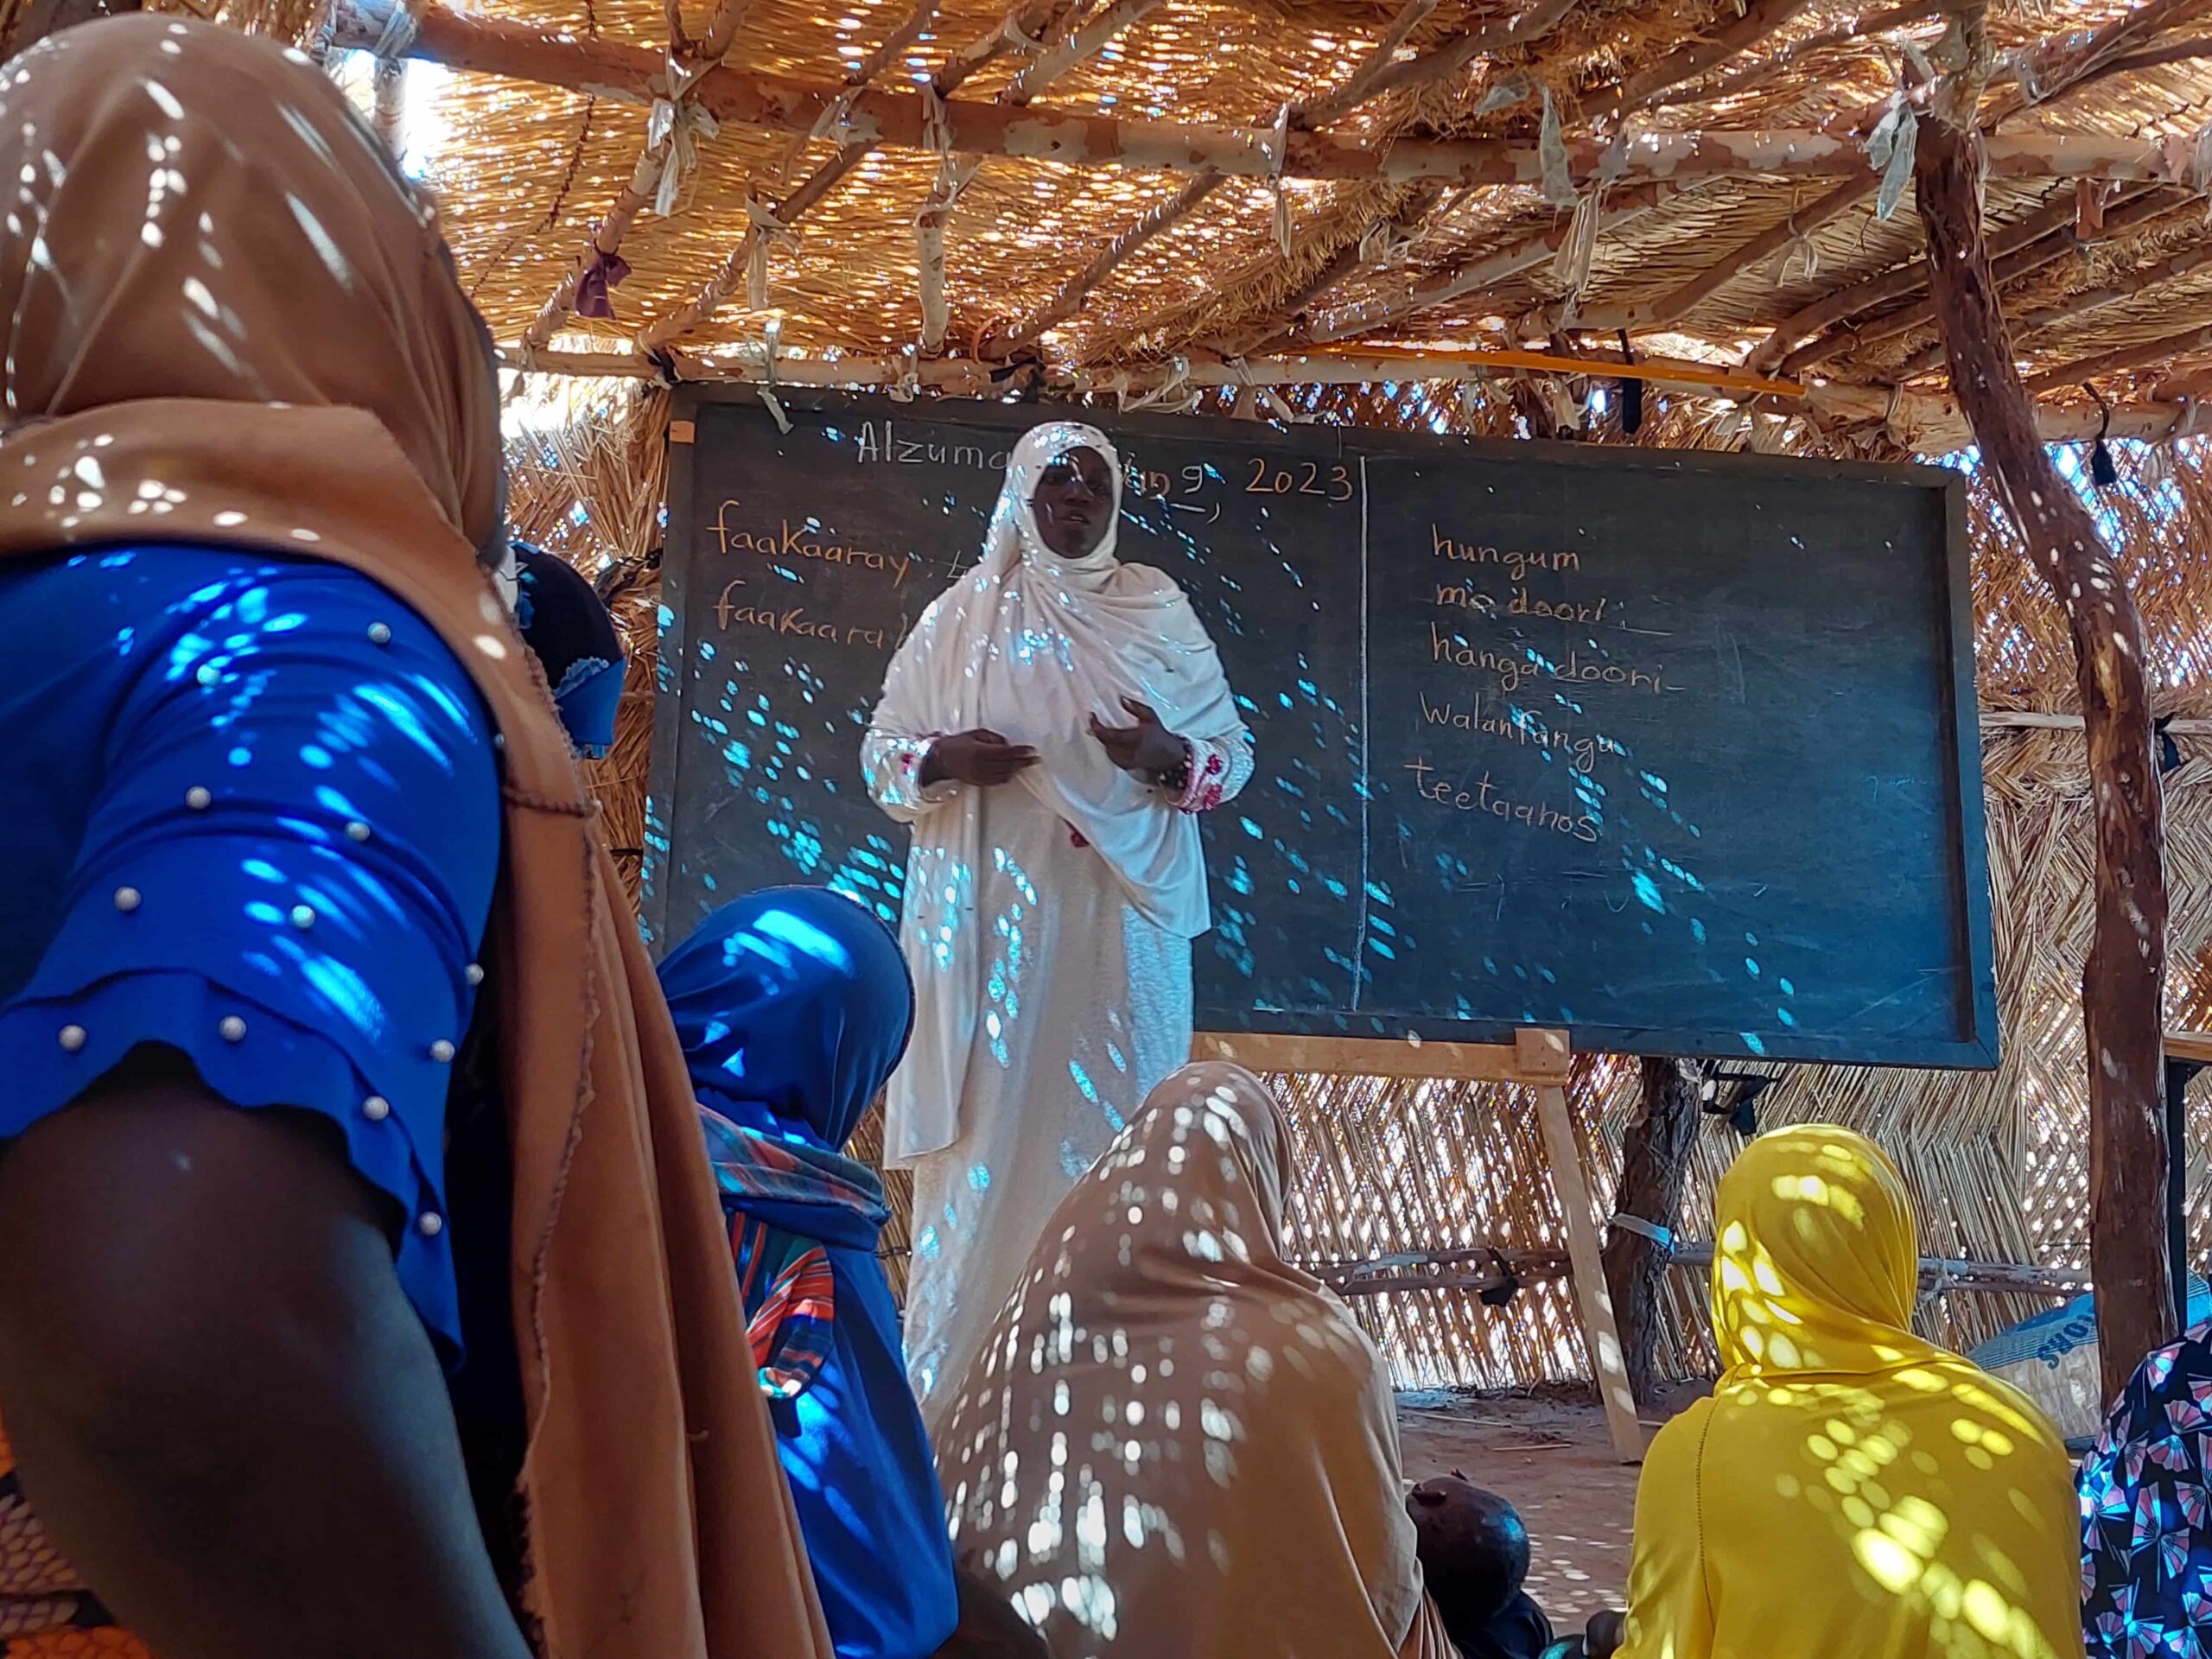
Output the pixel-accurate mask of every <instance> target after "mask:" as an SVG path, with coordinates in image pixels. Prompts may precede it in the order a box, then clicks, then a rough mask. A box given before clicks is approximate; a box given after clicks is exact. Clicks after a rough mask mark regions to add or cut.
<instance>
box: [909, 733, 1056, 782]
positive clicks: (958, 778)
mask: <svg viewBox="0 0 2212 1659" xmlns="http://www.w3.org/2000/svg"><path fill="white" fill-rule="evenodd" d="M1036 764H1037V751H1036V750H1034V749H1033V748H1031V747H1029V746H1028V745H1027V743H1009V742H1007V741H1006V739H1004V738H1002V737H1001V736H1000V735H999V734H997V733H996V732H994V731H988V730H986V729H985V728H982V727H980V726H979V727H977V728H976V729H975V730H974V731H972V732H958V733H956V734H953V735H952V736H950V737H940V738H939V739H938V741H936V742H934V743H932V744H931V745H930V752H929V753H927V754H925V755H924V756H923V757H922V770H921V780H922V787H923V788H925V789H926V788H928V787H929V786H930V785H931V784H942V783H955V784H967V785H970V786H972V787H974V788H976V789H996V788H997V787H998V786H999V785H1001V784H1010V783H1012V782H1013V781H1014V779H1016V778H1019V777H1020V775H1021V774H1022V773H1023V772H1027V771H1028V770H1029V768H1030V767H1032V766H1035V765H1036Z"/></svg>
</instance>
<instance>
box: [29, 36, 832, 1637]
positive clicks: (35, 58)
mask: <svg viewBox="0 0 2212 1659" xmlns="http://www.w3.org/2000/svg"><path fill="white" fill-rule="evenodd" d="M0 81H4V84H0V105H4V118H3V119H0V180H4V181H6V188H10V189H12V190H13V192H14V194H13V196H12V199H11V200H10V201H9V203H8V211H7V214H6V218H5V220H4V227H0V316H4V317H5V318H6V319H7V325H8V338H7V351H6V359H5V367H4V371H0V373H3V374H4V379H3V380H0V393H4V402H3V403H0V421H3V422H4V427H5V429H4V434H0V557H20V558H35V557H38V556H42V555H46V554H49V553H51V552H52V551H54V550H55V549H57V548H61V547H71V546H82V545H90V544H96V543H115V542H119V541H145V540H151V539H167V540H175V541H186V542H190V541H201V542H215V543H225V544H229V545H234V546H238V547H242V548H251V549H257V550H266V551H270V552H280V553H289V554H293V555H305V556H313V557H317V558H323V559H328V560H331V561H333V562H334V563H340V564H343V565H346V566H349V567H351V568H352V569H356V570H359V571H360V572H362V573H363V574H364V575H368V576H370V577H372V578H373V579H374V580H375V581H376V582H378V583H379V584H381V585H382V586H383V587H385V588H387V589H388V590H390V591H391V593H392V594H395V595H396V596H397V598H398V599H399V600H401V601H404V603H406V604H407V605H408V606H410V607H411V608H413V609H414V610H415V611H416V612H417V613H420V614H421V615H422V616H423V618H424V619H425V620H427V621H429V623H430V624H431V626H434V627H435V628H436V630H437V631H438V632H439V634H440V635H441V636H442V638H443V639H444V640H445V641H446V643H447V644H448V645H449V646H450V647H451V648H452V650H453V651H454V654H455V656H456V657H457V658H459V659H460V661H461V664H463V665H464V666H465V667H466V668H467V671H468V672H469V674H470V676H471V677H472V678H473V679H474V681H475V683H476V685H477V688H478V690H480V692H481V693H482V694H483V696H484V699H485V702H486V704H487V705H488V706H489V708H490V709H491V712H492V715H493V719H494V720H495V721H497V722H498V726H499V734H500V737H501V739H502V741H503V744H504V747H505V777H504V790H505V815H504V820H503V822H504V829H505V862H504V865H503V868H502V871H501V877H500V882H499V893H498V897H497V899H495V901H494V904H493V913H492V918H491V921H490V924H489V926H488V928H487V930H486V938H485V942H484V947H483V953H482V959H483V962H484V964H485V967H486V973H487V975H488V980H487V984H486V996H487V999H488V1000H489V1001H492V1002H493V1005H494V1007H495V1008H496V1015H487V1017H496V1019H497V1020H498V1022H499V1024H498V1045H497V1046H498V1053H499V1068H500V1074H501V1080H502V1090H503V1093H504V1096H505V1104H506V1108H507V1112H508V1116H509V1140H510V1142H511V1145H512V1154H513V1162H514V1234H513V1247H512V1262H513V1289H514V1309H515V1330H516V1339H517V1345H518V1351H519V1353H520V1357H521V1367H522V1376H523V1385H524V1400H525V1403H526V1406H527V1408H528V1412H529V1418H530V1424H529V1427H530V1431H531V1439H530V1446H529V1452H528V1454H527V1457H526V1459H525V1461H524V1469H523V1478H522V1491H521V1497H522V1499H523V1501H524V1507H525V1511H526V1516H527V1522H528V1535H527V1536H528V1545H529V1561H528V1567H529V1573H530V1575H529V1579H528V1582H527V1584H526V1586H525V1589H524V1594H525V1599H526V1601H527V1605H528V1610H529V1611H530V1612H531V1615H532V1616H533V1618H535V1620H536V1621H537V1626H538V1629H537V1637H538V1640H539V1643H540V1647H541V1650H542V1651H543V1652H544V1653H546V1654H548V1655H550V1656H555V1659H566V1656H577V1659H582V1656H585V1655H589V1656H591V1659H687V1656H713V1659H724V1656H732V1659H734V1656H754V1655H759V1656H772V1659H807V1656H814V1655H821V1656H826V1655H827V1654H828V1653H829V1640H828V1637H827V1636H826V1634H825V1633H824V1631H823V1625H822V1616H821V1612H820V1610H819V1609H818V1607H817V1605H816V1604H815V1600H814V1593H813V1587H812V1584H811V1581H810V1578H809V1576H808V1573H807V1568H806V1563H805V1560H804V1554H803V1553H802V1550H801V1548H800V1545H799V1543H798V1529H797V1526H796V1524H795V1522H793V1520H792V1516H791V1503H790V1499H789V1496H788V1493H787V1492H786V1491H785V1485H784V1481H783V1476H782V1472H781V1471H780V1470H779V1467H778V1465H777V1461H776V1454H775V1450H774V1446H773V1443H772V1440H771V1438H770V1430H769V1426H768V1422H767V1418H766V1413H765V1411H764V1409H763V1408H762V1405H761V1402H760V1392H759V1390H758V1389H755V1388H753V1386H752V1381H751V1379H752V1373H753V1362H752V1357H751V1351H750V1349H749V1347H748V1345H747V1339H746V1332H745V1325H744V1321H743V1319H742V1317H741V1313H740V1309H739V1305H738V1300H737V1294H736V1288H735V1285H734V1275H733V1273H732V1270H731V1266H730V1259H729V1252H728V1245H727V1243H725V1242H724V1240H723V1237H722V1233H721V1221H720V1215H719V1211H718V1210H717V1208H716V1205H715V1198H714V1188H713V1185H712V1184H711V1182H710V1180H709V1176H708V1173H707V1168H706V1161H705V1153H704V1149H703V1148H702V1145H701V1142H700V1140H699V1132H698V1127H697V1123H696V1118H695V1116H694V1114H693V1111H692V1107H691V1095H690V1085H689V1083H688V1080H687V1078H686V1077H685V1074H684V1067H683V1054H682V1052H680V1050H679V1049H678V1047H677V1041H676V1034H675V1032H674V1029H673V1028H672V1027H671V1024H670V1022H669V1018H668V1014H667V1011H666V1009H665V1007H664V1005H663V1004H662V1001H661V999H660V995H659V990H658V985H657V984H656V982H655V980H654V977H653V973H652V968H651V966H650V965H649V963H647V962H646V960H645V954H644V951H643V949H642V947H641V946H640V944H639V940H638V936H637V931H636V929H635V927H634V926H633V925H632V924H631V922H630V920H629V918H628V916H627V915H626V906H622V905H621V904H620V900H619V899H618V897H617V893H618V889H617V887H616V885H615V876H614V872H613V864H612V862H611V861H610V860H609V859H608V857H607V853H606V850H605V849H604V848H603V847H602V845H601V842H600V838H599V836H598V834H597V832H596V830H595V829H594V827H593V817H594V813H593V808H592V804H591V803H590V802H589V801H588V799H587V798H585V796H584V794H583V792H582V787H581V785H580V784H579V781H578V779H577V777H576V774H575V768H574V766H572V765H571V763H570V760H569V748H568V743H567V741H566V739H565V738H564V737H563V734H562V729H561V726H560V723H559V721H558V720H557V718H556V715H555V713H554V709H553V705H552V702H551V700H550V697H549V696H548V695H547V693H546V690H545V688H544V684H543V679H542V677H540V676H539V675H538V674H537V671H536V669H535V668H534V667H533V665H532V664H531V658H530V657H529V654H528V652H526V651H525V649H524V646H523V644H522V641H521V639H520V637H519V636H518V634H517V633H516V632H515V630H514V629H513V627H512V625H511V623H510V621H509V619H508V617H507V614H506V613H505V609H504V607H502V606H501V604H500V602H499V599H498V597H497V595H496V594H495V592H494V589H493V586H492V584H491V582H489V580H488V579H487V578H486V575H485V573H484V572H483V570H482V569H480V568H479V565H478V563H477V560H476V556H475V555H476V550H477V549H478V548H479V547H482V546H485V545H487V544H490V543H493V539H494V537H497V536H498V534H499V517H500V506H499V423H498V399H497V396H496V388H495V386H494V385H493V378H492V374H491V370H490V365H489V363H488V360H487V358H486V339H485V337H484V335H483V334H482V332H481V325H480V323H479V322H478V321H476V318H475V316H474V313H473V312H472V311H471V310H470V308H469V307H468V304H467V301H466V300H465V299H463V298H462V296H461V291H460V289H459V288H458V287H457V286H456V285H455V283H454V278H453V274H452V265H451V262H450V259H449V257H448V255H447V253H446V251H445V248H444V245H443V243H442V241H441V239H440V238H439V234H438V228H437V224H436V219H435V213H433V211H432V210H431V208H430V207H429V204H428V203H427V202H426V201H424V200H423V199H422V198H420V197H419V196H418V195H417V194H416V192H415V191H413V190H412V189H411V188H409V187H408V185H407V184H406V183H405V181H404V180H403V179H402V178H401V177H400V175H398V174H397V171H396V170H395V169H394V168H393V166H392V164H391V161H390V160H389V159H388V158H387V157H386V156H385V154H384V152H383V151H382V149H380V148H379V147H378V144H377V142H376V140H375V137H374V136H373V135H372V134H371V133H370V132H369V131H368V130H367V129H366V127H365V126H364V125H363V124H362V123H361V122H360V121H359V119H358V118H356V117H355V116H354V114H353V111H352V110H351V108H350V107H349V106H348V105H346V101H345V99H343V98H342V97H341V96H340V94H339V92H337V91H336V89H335V88H334V87H333V86H331V85H330V83H329V82H328V81H327V79H324V77H322V76H321V74H319V73H316V71H315V69H314V68H313V67H312V66H311V65H310V64H309V63H308V60H307V59H306V58H305V57H303V56H302V55H301V54H298V53H296V52H283V51H280V50H279V49H277V48H275V47H273V46H270V45H269V44H266V43H264V42H260V41H251V40H249V39H246V38H245V37H244V36H242V35H235V34H233V33H232V32H230V31H228V30H225V29H216V28H213V27H209V26H206V25H202V24H196V23H186V22H174V21H171V20H168V19H166V18H161V17H155V16H135V17H129V18H123V19H118V20H115V21H112V22H99V23H93V24H89V25H86V26H85V27H83V28H79V29H73V30H70V31H68V32H67V33H65V34H62V35H57V36H55V37H54V38H52V39H50V40H48V41H46V42H45V43H43V44H42V45H41V46H39V47H37V48H34V49H33V50H32V51H30V52H29V53H26V54H24V55H22V57H20V58H18V59H16V60H15V61H14V62H13V63H12V64H10V65H9V66H8V67H7V71H6V73H5V75H4V77H0Z"/></svg>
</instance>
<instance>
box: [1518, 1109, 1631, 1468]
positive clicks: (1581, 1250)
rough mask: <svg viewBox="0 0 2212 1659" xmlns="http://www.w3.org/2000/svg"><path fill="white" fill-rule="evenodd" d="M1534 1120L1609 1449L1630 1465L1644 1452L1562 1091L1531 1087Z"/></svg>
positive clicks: (1580, 1158) (1595, 1226)
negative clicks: (1562, 1226)
mask: <svg viewBox="0 0 2212 1659" xmlns="http://www.w3.org/2000/svg"><path fill="white" fill-rule="evenodd" d="M1536 1121H1537V1122H1538V1123H1539V1124H1540V1125H1541V1127H1542V1128H1543V1132H1544V1151H1545V1153H1546V1154H1547V1155H1548V1157H1549V1158H1550V1159H1551V1165H1552V1190H1553V1191H1554V1192H1556V1193H1557V1194H1558V1195H1559V1207H1560V1213H1561V1214H1562V1215H1563V1216H1565V1217H1566V1219H1567V1261H1568V1262H1570V1263H1571V1264H1572V1265H1573V1269H1574V1302H1575V1306H1576V1308H1577V1310H1578V1311H1579V1312H1580V1313H1581V1316H1582V1339H1583V1343H1584V1344H1585V1345H1586V1347H1587V1348H1588V1349H1589V1351H1590V1370H1591V1374H1592V1376H1593V1377H1594V1378H1595V1380H1596V1382H1597V1385H1598V1398H1599V1402H1601V1403H1602V1404H1603V1405H1604V1406H1605V1427H1607V1428H1608V1429H1609V1430H1611V1433H1612V1437H1613V1450H1614V1452H1616V1453H1618V1456H1619V1458H1620V1459H1621V1461H1622V1462H1623V1463H1634V1462H1636V1461H1637V1460H1638V1459H1641V1458H1642V1457H1643V1425H1642V1424H1641V1423H1639V1422H1637V1416H1636V1395H1635V1392H1634V1391H1633V1390H1632V1389H1630V1387H1629V1383H1628V1369H1627V1365H1626V1363H1625V1361H1624V1357H1623V1356H1622V1352H1621V1335H1620V1331H1619V1328H1618V1326H1617V1325H1615V1324H1614V1323H1613V1298H1612V1294H1611V1292H1610V1291H1609V1290H1607V1289H1606V1287H1605V1267H1604V1265H1603V1263H1602V1262H1600V1260H1599V1250H1598V1228H1597V1224H1595V1223H1594V1222H1593V1221H1592V1219H1591V1217H1590V1185H1589V1183H1588V1182H1587V1181H1586V1180H1585V1179H1583V1175H1582V1152H1581V1148H1580V1147H1578V1146H1577V1145H1576V1144H1575V1140H1574V1120H1573V1117H1572V1116H1570V1115H1569V1112H1568V1109H1567V1090H1564V1089H1562V1088H1560V1086H1559V1085H1558V1084H1544V1085H1543V1086H1542V1087H1541V1088H1539V1089H1538V1090H1536Z"/></svg>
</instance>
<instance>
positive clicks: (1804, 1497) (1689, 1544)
mask: <svg viewBox="0 0 2212 1659" xmlns="http://www.w3.org/2000/svg"><path fill="white" fill-rule="evenodd" d="M1714 1226H1715V1228H1716V1230H1717V1237H1718V1248H1717V1249H1716V1250H1715V1252H1714V1255H1713V1335H1714V1338H1715V1340H1716V1341H1717V1342H1718V1344H1719V1349H1720V1355H1721V1359H1722V1361H1723V1363H1725V1364H1726V1367H1727V1370H1726V1372H1725V1373H1724V1374H1723V1375H1722V1376H1721V1378H1720V1381H1719V1384H1718V1386H1717V1387H1716V1388H1715V1389H1714V1391H1713V1397H1712V1398H1711V1399H1709V1400H1701V1401H1700V1402H1698V1403H1697V1404H1696V1405H1694V1406H1693V1407H1691V1408H1690V1409H1689V1410H1688V1411H1687V1412H1685V1413H1683V1414H1682V1415H1681V1416H1679V1417H1677V1418H1675V1420H1674V1421H1672V1422H1670V1423H1669V1424H1668V1425H1667V1427H1664V1428H1663V1429H1662V1430H1660V1432H1659V1434H1658V1436H1657V1438H1656V1440H1653V1442H1652V1445H1651V1450H1650V1452H1649V1455H1648V1457H1647V1458H1646V1459H1645V1461H1644V1465H1643V1479H1642V1482H1641V1484H1639V1486H1638V1488H1637V1501H1636V1536H1635V1543H1634V1548H1633V1550H1632V1553H1631V1555H1630V1566H1629V1606H1628V1635H1627V1641H1626V1643H1625V1645H1624V1647H1623V1648H1622V1649H1621V1651H1622V1652H1623V1653H1624V1654H1625V1655H1629V1656H1632V1659H1782V1656H1797V1655H1808V1656H1809V1655H1814V1654H1823V1655H1825V1654H1834V1655H1839V1656H1840V1655H1850V1656H1853V1659H1921V1656H1929V1659H1934V1656H1938V1655H1942V1656H1963V1655H1968V1654H1974V1655H1988V1656H1991V1659H1999V1656H2008V1659H2057V1656H2074V1655H2078V1654H2080V1653H2081V1652H2082V1627H2081V1619H2080V1616H2079V1611H2078V1609H2077V1607H2076V1605H2075V1585H2076V1583H2077V1582H2078V1577H2079V1563H2078V1560H2077V1552H2076V1550H2075V1539H2076V1532H2075V1519H2074V1494H2073V1490H2072V1484H2071V1482H2070V1480H2069V1471H2068V1465H2067V1459H2066V1452H2065V1449H2064V1447H2063V1446H2062V1445H2061V1444H2060V1441H2059V1438H2058V1434H2057V1433H2056V1430H2055V1429H2053V1428H2052V1427H2051V1426H2050V1423H2049V1422H2047V1421H2044V1417H2043V1415H2042V1414H2041V1413H2039V1412H2037V1410H2036V1408H2035V1407H2034V1406H2032V1405H2031V1404H2030V1403H2029V1402H2028V1401H2027V1400H2025V1399H2024V1398H2023V1397H2022V1396H2021V1395H2019V1394H2018V1393H2017V1392H2016V1391H2015V1390H2013V1389H2010V1388H2007V1387H2006V1386H2005V1384H2004V1383H1999V1382H1998V1381H1996V1380H1995V1379H1994V1378H1993V1377H1991V1376H1988V1375H1986V1373H1984V1372H1982V1371H1980V1370H1977V1369H1976V1368H1975V1367H1974V1366H1972V1365H1970V1364H1968V1363H1967V1362H1966V1361H1965V1360H1963V1359H1961V1358H1960V1357H1958V1356H1957V1355H1956V1354H1954V1353H1951V1352H1950V1351H1948V1350H1946V1349H1942V1348H1938V1347H1936V1345H1935V1344H1932V1343H1928V1342H1923V1341H1922V1340H1921V1339H1920V1338H1918V1337H1916V1336H1914V1335H1913V1334H1912V1332H1911V1329H1910V1324H1911V1319H1912V1307H1913V1297H1914V1293H1915V1291H1916V1288H1917V1287H1918V1284H1919V1243H1918V1240H1917V1238H1916V1235H1915V1231H1914V1227H1913V1221H1912V1211H1911V1208H1910V1204H1909V1202H1908V1200H1907V1198H1906V1196H1905V1191H1904V1180H1903V1179H1902V1178H1901V1177H1900V1176H1899V1175H1898V1173H1897V1167H1896V1166H1895V1165H1893V1164H1891V1162H1890V1160H1889V1159H1888V1158H1887V1157H1885V1155H1884V1154H1882V1152H1881V1150H1880V1149H1879V1148H1878V1147H1876V1146H1875V1145H1874V1144H1873V1142H1872V1141H1869V1140H1867V1139H1866V1137H1865V1136H1864V1135H1858V1134H1855V1133H1853V1131H1851V1130H1849V1129H1841V1128H1831V1127H1827V1126H1823V1125H1806V1126H1802V1127H1799V1128H1789V1129H1783V1130H1779V1131H1777V1133H1775V1134H1772V1135H1764V1136H1762V1137H1761V1138H1759V1139H1758V1140H1756V1141H1752V1142H1751V1145H1749V1146H1748V1147H1745V1149H1744V1151H1743V1153H1742V1154H1741V1155H1740V1156H1738V1158H1737V1160H1736V1161H1735V1163H1734V1165H1733V1166H1732V1167H1731V1168H1730V1169H1729V1171H1728V1173H1727V1174H1726V1177H1724V1178H1723V1179H1722V1180H1721V1183H1720V1189H1719V1193H1718V1195H1717V1198H1716V1203H1715V1214H1714ZM2139 1651H2146V1652H2147V1651H2148V1649H2140V1650H2139Z"/></svg>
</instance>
